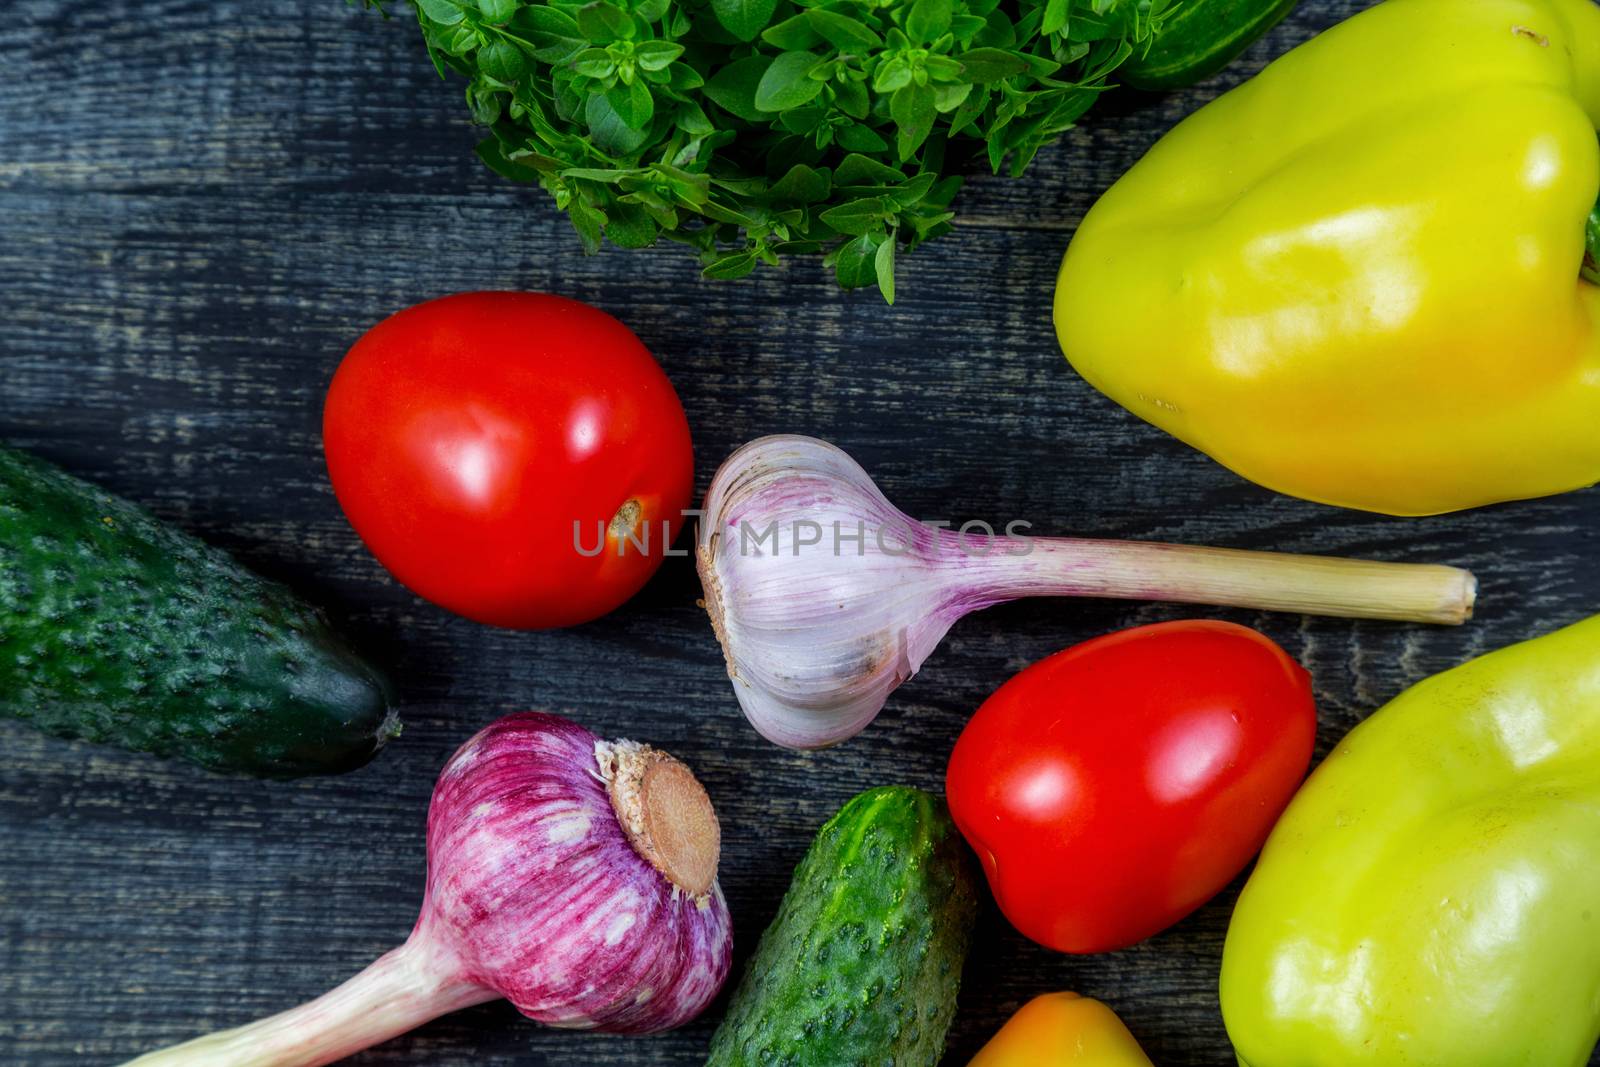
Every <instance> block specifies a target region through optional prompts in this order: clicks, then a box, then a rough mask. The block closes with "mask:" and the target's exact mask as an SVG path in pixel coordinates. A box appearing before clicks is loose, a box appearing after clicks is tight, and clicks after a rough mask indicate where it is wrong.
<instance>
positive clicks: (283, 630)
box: [0, 446, 399, 777]
mask: <svg viewBox="0 0 1600 1067" xmlns="http://www.w3.org/2000/svg"><path fill="white" fill-rule="evenodd" d="M0 715H4V716H6V717H9V718H14V719H21V720H23V721H25V722H28V723H30V724H32V725H33V726H35V727H37V728H39V729H41V730H44V731H46V732H48V733H52V734H55V735H57V736H59V737H69V738H82V739H84V740H88V741H98V742H103V743H105V744H112V745H118V746H121V747H123V748H130V749H136V750H139V751H144V752H154V753H156V754H157V755H162V756H173V757H177V758H181V759H186V760H189V761H191V762H194V763H198V764H200V765H201V766H203V767H209V768H211V769H213V770H219V771H237V772H243V773H246V774H256V775H263V776H269V777H294V776H297V775H304V774H323V773H333V772H338V771H346V770H350V769H351V768H354V767H358V766H360V765H361V764H363V763H365V762H366V761H367V760H369V759H371V758H372V755H373V753H375V752H376V751H377V750H378V748H379V747H381V746H382V745H383V743H384V742H385V741H387V740H388V739H389V738H390V737H392V736H394V734H396V733H397V732H399V724H398V720H397V718H396V717H395V715H394V713H393V712H392V711H391V710H390V707H389V689H388V686H387V684H386V683H385V682H384V681H383V680H382V678H381V676H380V675H379V674H378V673H377V672H376V671H374V670H373V669H372V668H371V667H370V666H368V665H367V664H366V663H364V662H362V661H361V660H360V659H358V658H357V657H356V656H355V654H354V653H352V652H351V651H350V650H349V649H348V648H346V647H345V646H344V645H343V644H342V643H341V642H340V641H339V639H338V638H337V637H335V636H334V634H333V633H332V631H331V630H330V629H329V628H328V624H327V621H326V620H325V619H324V618H323V617H322V615H321V614H320V613H318V612H317V611H316V610H314V609H313V608H310V607H308V606H306V605H305V604H303V603H301V602H300V601H298V600H296V599H295V597H294V596H293V594H291V593H290V592H289V590H287V589H285V588H284V587H283V586H281V585H278V584H276V583H274V582H269V581H266V580H264V579H262V578H259V577H257V576H256V575H254V574H252V573H250V572H249V571H247V570H245V569H244V568H243V567H240V566H239V565H238V564H237V563H235V562H234V561H233V560H232V559H231V558H229V557H228V556H227V554H225V553H223V552H221V551H219V550H218V549H215V548H211V547H209V546H207V545H205V544H203V543H201V542H200V541H197V540H195V539H194V538H192V537H190V536H189V535H187V534H184V533H181V532H179V531H178V530H175V529H173V528H172V527H170V526H166V525H163V524H162V523H161V522H159V521H157V520H156V519H155V518H154V517H153V516H151V515H150V514H149V513H148V512H145V511H144V510H142V509H141V508H138V507H135V506H134V505H133V504H130V503H128V502H127V501H125V500H121V499H119V498H117V497H115V496H112V495H111V494H110V493H107V492H104V491H103V490H100V489H97V488H96V487H94V486H92V485H90V484H88V483H87V482H83V481H80V480H79V479H77V478H74V477H72V476H71V475H69V474H66V473H65V472H63V471H61V470H59V469H57V468H55V467H52V466H50V465H49V464H47V463H45V462H43V461H41V460H38V459H35V458H32V457H30V456H26V455H24V454H22V453H20V452H17V451H14V450H12V449H8V448H5V447H3V446H0Z"/></svg>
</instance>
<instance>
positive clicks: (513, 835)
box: [129, 712, 733, 1067]
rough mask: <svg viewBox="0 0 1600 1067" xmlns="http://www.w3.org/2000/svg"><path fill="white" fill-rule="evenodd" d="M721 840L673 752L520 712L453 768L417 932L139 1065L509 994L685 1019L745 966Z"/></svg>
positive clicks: (313, 1042)
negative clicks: (286, 1006) (723, 883)
mask: <svg viewBox="0 0 1600 1067" xmlns="http://www.w3.org/2000/svg"><path fill="white" fill-rule="evenodd" d="M721 842H722V837H721V829H720V827H719V825H718V823H717V817H716V813H715V811H713V810H712V807H711V801H710V799H709V798H708V797H707V796H706V792H705V790H704V789H703V788H701V786H700V783H699V782H698V781H696V780H695V777H694V774H693V773H692V772H691V771H690V770H689V769H688V768H687V767H685V766H684V765H683V764H682V763H679V762H678V761H677V760H675V759H673V758H672V757H671V756H668V755H666V754H665V753H663V752H660V751H658V750H656V749H653V748H650V747H649V746H647V745H640V744H636V743H634V742H632V741H612V742H607V741H601V740H600V739H599V738H597V737H596V736H595V735H594V734H592V733H590V732H589V731H588V730H585V729H584V728H583V727H582V726H579V725H578V724H577V723H575V722H571V721H569V720H567V719H563V718H561V717H560V716H557V715H548V714H544V713H540V712H524V713H521V714H517V715H508V716H506V717H505V718H503V719H500V720H499V721H498V722H495V723H492V724H491V725H489V726H487V727H485V728H484V729H483V730H481V731H480V732H479V733H478V734H477V735H476V736H474V737H473V738H472V739H471V740H469V741H468V742H467V743H466V744H464V745H462V746H461V748H460V749H459V750H458V751H457V752H456V754H455V755H454V756H452V757H451V758H450V762H449V763H447V764H445V767H444V770H443V771H442V772H440V775H439V780H438V783H437V784H436V785H435V786H434V790H433V799H432V801H431V802H430V803H429V805H428V880H427V888H426V890H425V892H424V894H423V899H422V910H421V914H420V915H419V916H418V918H417V923H416V926H415V928H414V929H413V930H412V932H411V936H410V937H409V938H408V939H407V940H406V942H405V944H403V945H401V946H400V947H399V948H397V949H394V950H393V951H391V952H390V953H388V954H387V955H385V956H383V957H381V958H380V959H378V960H377V961H376V962H374V963H373V964H372V965H371V966H370V967H368V968H367V969H366V970H365V971H362V972H361V973H360V974H358V975H356V976H355V977H354V978H351V979H350V980H349V981H347V982H346V983H345V984H344V985H342V986H339V987H338V988H337V989H334V990H332V991H331V992H329V993H326V994H324V995H323V996H321V997H319V998H317V999H316V1000H313V1001H311V1002H309V1003H306V1004H302V1005H300V1006H299V1007H297V1008H291V1009H290V1010H288V1011H286V1012H282V1013H280V1014H278V1015H274V1016H272V1017H271V1018H268V1019H262V1020H260V1021H258V1022H254V1023H250V1024H248V1025H245V1026H241V1027H238V1028H236V1029H233V1030H227V1031H223V1032H221V1033H216V1034H210V1035H208V1036H206V1037H200V1038H196V1039H195V1040H193V1041H189V1042H186V1043H184V1044H182V1045H177V1046H174V1047H172V1048H168V1049H163V1050H161V1051H158V1052H151V1053H148V1054H146V1055H144V1056H141V1057H139V1058H138V1059H137V1060H135V1061H133V1062H134V1063H136V1064H139V1065H140V1067H200V1065H202V1064H203V1065H205V1067H320V1065H321V1064H326V1063H332V1062H334V1061H335V1060H338V1059H342V1058H344V1057H346V1056H349V1055H352V1054H354V1053H355V1052H357V1051H359V1050H361V1049H364V1048H367V1047H368V1046H370V1045H375V1044H377V1043H378V1042H380V1041H385V1040H388V1039H389V1038H391V1037H393V1036H395V1035H396V1034H401V1033H404V1032H405V1031H407V1030H410V1029H412V1028H413V1027H416V1026H420V1025H422V1024H423V1023H425V1022H427V1021H428V1020H429V1019H433V1018H436V1017H438V1016H440V1015H443V1014H445V1013H446V1012H452V1011H457V1010H459V1009H461V1008H465V1007H469V1006H471V1005H473V1004H481V1003H483V1002H485V1001H490V1000H495V999H496V998H500V997H504V998H505V999H507V1000H509V1001H511V1003H512V1004H514V1005H515V1006H516V1008H517V1010H518V1011H520V1012H522V1013H523V1014H524V1015H526V1016H528V1017H529V1018H532V1019H537V1020H538V1021H539V1022H542V1023H545V1024H546V1025H549V1026H555V1027H563V1028H566V1029H582V1030H603V1031H608V1032H611V1033H621V1034H649V1033H656V1032H658V1031H661V1030H667V1029H671V1028H672V1027H675V1026H681V1025H683V1024H684V1023H686V1022H688V1021H689V1020H690V1019H693V1018H694V1017H695V1016H697V1015H699V1014H700V1013H701V1012H702V1011H704V1010H705V1009H706V1006H707V1005H709V1004H710V1003H711V1001H712V999H713V998H715V997H716V995H717V991H718V990H720V989H721V988H722V983H723V982H724V980H726V978H727V976H728V968H729V967H730V965H731V964H732V959H733V924H732V921H731V920H730V918H729V915H728V906H727V903H726V902H725V901H724V900H723V897H722V890H721V888H720V887H719V886H718V885H717V859H718V856H719V852H720V849H721ZM129 1067H132V1065H131V1064H130V1065H129Z"/></svg>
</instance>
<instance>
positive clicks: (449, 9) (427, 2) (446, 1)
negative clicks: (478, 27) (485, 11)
mask: <svg viewBox="0 0 1600 1067" xmlns="http://www.w3.org/2000/svg"><path fill="white" fill-rule="evenodd" d="M417 7H418V8H420V9H421V10H422V13H423V14H424V15H426V16H428V21H430V22H434V23H437V24H439V25H440V26H454V25H455V24H456V23H458V22H460V21H461V20H462V19H464V18H466V17H467V13H466V12H465V11H463V10H461V5H460V4H458V3H456V2H455V0H417Z"/></svg>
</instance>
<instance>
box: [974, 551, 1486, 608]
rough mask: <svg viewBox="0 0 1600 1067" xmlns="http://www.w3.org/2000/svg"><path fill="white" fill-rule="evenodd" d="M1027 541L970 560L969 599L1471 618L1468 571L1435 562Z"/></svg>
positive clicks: (1473, 584) (1473, 593)
mask: <svg viewBox="0 0 1600 1067" xmlns="http://www.w3.org/2000/svg"><path fill="white" fill-rule="evenodd" d="M1029 549H1030V550H1029V551H1028V552H1027V553H1026V554H1020V555H1007V554H1006V551H1005V547H1004V546H1002V545H996V546H995V547H994V550H993V551H992V552H991V553H989V554H987V555H985V556H983V557H982V559H981V560H978V559H975V560H973V563H974V565H975V569H974V571H973V572H972V577H973V578H974V579H975V580H976V581H975V590H974V591H975V592H977V593H978V595H979V599H980V602H979V603H976V604H969V605H966V606H968V607H984V606H987V605H988V604H993V603H1000V602H1002V601H1006V600H1012V599H1016V598H1019V597H1024V596H1046V595H1054V596H1099V597H1111V598H1113V599H1119V600H1165V601H1170V602H1175V603H1183V604H1214V605H1219V606H1225V607H1238V608H1255V609H1258V610H1262V611H1287V612H1300V613H1303V614H1306V615H1333V616H1337V617H1340V618H1352V619H1395V620H1400V621H1405V622H1432V623H1444V624H1446V625H1452V626H1453V625H1459V624H1461V623H1463V622H1465V621H1467V620H1468V619H1470V618H1471V617H1472V607H1473V604H1474V602H1475V601H1476V600H1477V593H1478V582H1477V579H1476V578H1474V577H1473V576H1472V574H1471V572H1470V571H1464V570H1461V569H1460V568H1458V567H1443V566H1436V565H1434V564H1421V563H1375V562H1368V561H1363V560H1352V559H1335V558H1332V557H1328V556H1291V555H1286V554H1281V553H1276V552H1248V551H1243V550H1240V549H1230V548H1197V547H1194V546H1191V545H1168V544H1158V543H1153V542H1144V541H1094V540H1082V539H1078V538H1034V539H1032V541H1031V542H1030V543H1029ZM969 551H970V550H969Z"/></svg>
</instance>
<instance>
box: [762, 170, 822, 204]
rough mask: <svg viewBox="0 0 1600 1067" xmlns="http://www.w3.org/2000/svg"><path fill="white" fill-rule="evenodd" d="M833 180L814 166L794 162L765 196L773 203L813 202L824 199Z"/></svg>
mask: <svg viewBox="0 0 1600 1067" xmlns="http://www.w3.org/2000/svg"><path fill="white" fill-rule="evenodd" d="M832 188H833V182H832V180H831V179H829V177H828V175H827V174H826V173H825V172H823V171H820V170H817V169H816V168H815V167H809V166H807V165H806V164H804V163H796V164H795V165H794V166H792V167H790V168H789V172H788V173H787V174H785V175H784V176H783V177H781V178H779V179H778V180H777V181H776V182H774V183H773V185H772V189H771V190H770V191H769V192H768V193H767V198H768V199H769V200H772V201H774V202H775V203H780V204H781V203H790V204H815V203H816V202H817V201H819V200H826V199H827V198H828V193H829V192H831V191H832Z"/></svg>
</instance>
